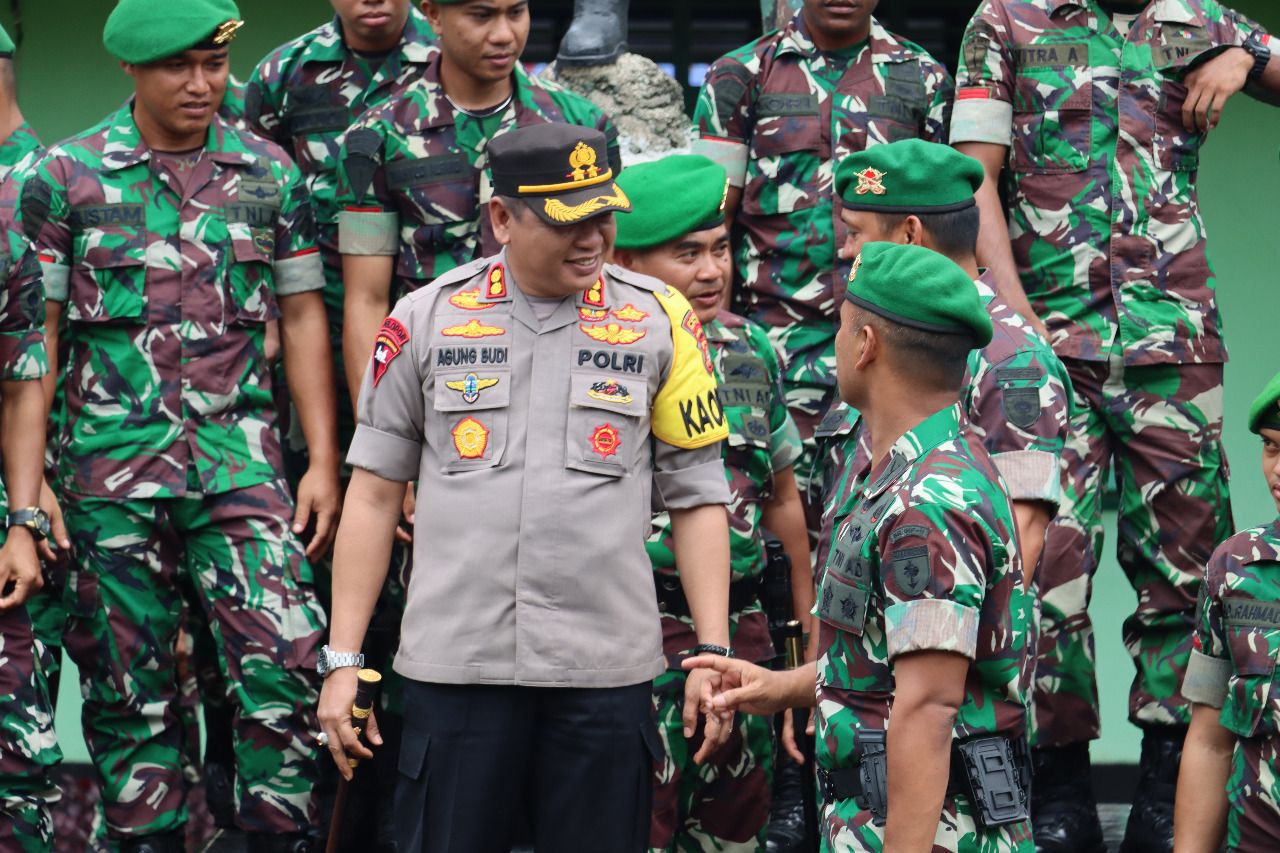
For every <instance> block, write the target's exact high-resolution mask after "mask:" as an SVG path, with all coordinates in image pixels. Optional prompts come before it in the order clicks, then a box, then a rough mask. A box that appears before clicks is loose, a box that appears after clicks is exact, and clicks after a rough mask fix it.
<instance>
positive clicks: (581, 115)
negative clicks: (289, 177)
mask: <svg viewBox="0 0 1280 853" xmlns="http://www.w3.org/2000/svg"><path fill="white" fill-rule="evenodd" d="M439 56H440V54H439V51H438V50H435V49H433V51H432V61H430V62H429V63H427V65H426V68H425V70H424V72H423V76H422V80H421V81H420V82H419V83H417V84H415V85H414V86H411V87H409V88H408V89H407V90H406V91H405V92H404V94H403V96H402V97H400V98H397V99H396V100H394V101H391V102H390V103H387V104H384V105H383V106H381V107H379V108H378V109H376V110H370V111H369V112H368V113H366V114H365V115H364V117H363V118H361V119H360V121H359V122H357V123H356V124H355V125H353V126H352V128H351V129H350V130H349V131H348V133H347V138H346V141H345V142H344V144H343V146H342V155H341V159H340V165H339V168H338V205H339V207H340V208H341V209H342V210H341V212H340V213H339V215H338V216H339V219H338V239H339V244H340V250H341V252H342V253H343V254H345V255H391V256H394V257H395V258H396V262H395V277H396V281H397V282H398V289H399V292H398V293H397V294H396V295H397V296H398V295H403V294H404V293H407V292H411V291H413V290H416V289H417V288H419V287H421V286H422V285H424V284H427V283H428V282H430V281H432V280H433V279H434V278H436V277H437V276H439V275H442V274H443V273H446V272H448V271H449V270H451V269H453V268H454V267H457V266H459V265H461V264H465V263H467V262H469V261H472V260H474V259H476V258H479V257H483V256H486V255H491V254H493V253H495V252H496V251H497V250H498V249H499V248H500V247H499V246H498V243H497V241H496V240H495V239H494V237H493V230H492V227H491V226H490V224H489V216H488V212H487V210H486V207H487V206H488V204H489V199H490V198H491V197H492V196H493V189H492V178H491V176H490V174H489V156H488V145H489V141H490V140H491V139H493V138H494V137H496V136H501V135H502V134H504V133H508V132H510V131H512V130H515V129H516V128H518V127H527V126H529V125H532V124H542V123H545V122H565V123H568V124H576V125H581V126H585V127H594V128H596V129H597V130H600V131H603V132H604V133H605V134H606V136H608V138H609V161H610V162H609V165H610V166H611V167H612V168H613V170H614V173H615V174H616V173H617V172H618V171H619V170H620V169H621V166H622V164H621V158H620V156H619V154H618V148H617V142H616V137H617V131H615V130H614V128H613V125H612V124H611V123H610V122H609V119H608V118H607V117H606V116H605V115H604V113H602V112H601V111H600V109H599V108H598V107H596V106H595V105H594V104H592V103H591V102H590V101H588V100H587V99H586V98H583V97H581V96H579V95H576V94H574V93H573V92H570V91H568V90H566V89H563V88H561V87H560V86H558V85H556V84H555V83H551V82H549V81H546V80H540V79H537V78H534V77H532V76H530V75H529V74H528V73H527V72H526V71H525V70H524V68H523V67H521V66H520V65H519V64H517V65H516V70H515V74H514V78H515V92H514V95H513V96H512V99H511V103H510V104H508V105H507V107H506V108H505V109H503V110H501V111H500V112H497V113H494V114H492V115H488V116H484V117H475V116H472V115H469V114H467V113H465V112H463V111H461V110H457V109H455V108H454V106H453V104H452V103H451V102H450V101H449V99H448V97H447V96H446V95H445V93H444V89H443V87H442V86H441V84H440V61H439Z"/></svg>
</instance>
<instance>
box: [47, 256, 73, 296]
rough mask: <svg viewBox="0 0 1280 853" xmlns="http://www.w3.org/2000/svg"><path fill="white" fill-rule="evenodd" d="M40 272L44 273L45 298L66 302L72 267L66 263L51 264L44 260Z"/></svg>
mask: <svg viewBox="0 0 1280 853" xmlns="http://www.w3.org/2000/svg"><path fill="white" fill-rule="evenodd" d="M40 272H41V273H43V274H44V298H45V299H51V300H53V301H54V302H66V301H67V293H68V282H69V281H70V279H71V268H70V267H68V266H66V265H65V264H51V263H49V262H48V261H43V260H42V261H41V262H40Z"/></svg>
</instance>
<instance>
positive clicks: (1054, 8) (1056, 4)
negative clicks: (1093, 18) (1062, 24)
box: [1046, 0, 1089, 18]
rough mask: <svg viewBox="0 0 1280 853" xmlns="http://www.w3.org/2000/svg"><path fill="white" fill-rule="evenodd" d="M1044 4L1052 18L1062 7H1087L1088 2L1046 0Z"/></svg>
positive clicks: (1082, 0) (1080, 0)
mask: <svg viewBox="0 0 1280 853" xmlns="http://www.w3.org/2000/svg"><path fill="white" fill-rule="evenodd" d="M1046 5H1047V6H1048V7H1049V17H1050V18H1052V17H1053V16H1054V15H1057V14H1058V13H1059V12H1061V11H1062V10H1063V9H1073V10H1074V9H1088V8H1089V4H1088V3H1087V2H1086V0H1047V2H1046Z"/></svg>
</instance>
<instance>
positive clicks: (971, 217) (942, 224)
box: [876, 204, 980, 258]
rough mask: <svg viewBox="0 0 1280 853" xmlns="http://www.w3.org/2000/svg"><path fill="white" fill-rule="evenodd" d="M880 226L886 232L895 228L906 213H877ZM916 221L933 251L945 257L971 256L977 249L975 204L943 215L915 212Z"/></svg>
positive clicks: (904, 218) (905, 216) (976, 210)
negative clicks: (934, 249)
mask: <svg viewBox="0 0 1280 853" xmlns="http://www.w3.org/2000/svg"><path fill="white" fill-rule="evenodd" d="M876 215H877V216H878V217H880V225H881V227H882V228H884V229H885V230H886V231H891V230H893V229H894V228H897V227H898V226H899V225H901V224H902V223H903V221H904V220H906V218H907V216H908V215H909V214H906V213H877V214H876ZM915 217H916V219H919V220H920V224H921V225H922V226H923V227H924V230H925V231H926V232H927V233H928V234H929V239H930V241H931V242H932V243H933V245H934V247H935V248H937V250H938V251H939V252H940V253H942V254H944V255H947V256H949V257H953V258H954V257H956V256H958V255H972V254H974V253H975V252H977V250H978V225H979V222H980V217H979V214H978V206H977V205H976V204H974V205H970V206H969V207H966V208H963V209H962V210H949V211H946V212H945V213H917V214H915Z"/></svg>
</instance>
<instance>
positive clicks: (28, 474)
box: [0, 27, 62, 851]
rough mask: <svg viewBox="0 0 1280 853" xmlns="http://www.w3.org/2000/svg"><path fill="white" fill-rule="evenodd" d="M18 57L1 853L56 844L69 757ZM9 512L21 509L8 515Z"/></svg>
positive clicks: (0, 306)
mask: <svg viewBox="0 0 1280 853" xmlns="http://www.w3.org/2000/svg"><path fill="white" fill-rule="evenodd" d="M13 51H14V45H13V41H12V40H11V39H10V38H9V35H8V33H6V32H5V31H4V29H3V28H2V27H0V108H2V109H3V110H4V117H5V118H6V119H9V120H11V121H16V122H17V129H15V130H14V131H13V132H12V133H10V134H8V136H7V138H5V139H4V140H3V141H2V142H0V227H3V228H4V232H5V234H6V235H7V237H6V240H7V244H6V253H5V255H4V263H3V264H2V265H0V266H2V269H3V272H2V273H0V275H2V276H3V281H4V287H3V289H2V290H0V423H2V424H3V429H2V431H0V452H2V453H3V455H4V482H3V483H0V514H3V515H5V516H6V523H5V525H4V526H5V528H7V530H6V531H5V533H4V534H3V535H4V547H3V548H0V659H3V661H4V665H3V666H0V849H4V850H23V851H47V850H51V849H52V848H53V819H52V817H51V815H50V812H49V807H50V805H51V804H52V803H54V802H57V800H58V799H59V792H58V789H57V787H56V786H54V785H53V783H52V782H51V781H50V779H49V775H48V770H49V768H50V767H52V766H53V765H54V764H56V763H58V762H59V761H61V760H62V752H61V751H60V750H59V749H58V744H57V739H56V738H55V736H54V731H53V703H52V701H51V699H50V696H49V688H48V683H47V679H46V675H47V673H46V667H47V662H48V660H47V659H48V656H47V655H44V654H42V653H41V652H42V649H41V644H40V643H38V642H36V641H35V639H34V637H33V631H32V622H31V618H30V616H29V615H28V611H27V606H26V605H29V603H30V602H32V601H36V600H39V599H40V598H41V596H40V595H39V594H38V592H37V591H38V590H39V589H40V587H41V574H40V561H39V555H38V552H37V548H38V544H39V543H40V542H42V541H44V540H45V539H46V538H47V537H48V535H49V532H50V531H49V528H48V520H47V517H45V516H43V515H42V513H43V511H40V510H36V511H32V510H30V509H28V508H31V507H34V506H35V505H36V502H37V500H38V498H39V496H40V486H41V482H42V476H41V470H40V464H41V461H42V459H43V454H42V450H43V443H44V392H43V390H42V388H41V384H40V379H41V377H43V376H44V375H45V372H46V371H47V370H48V359H47V357H46V353H45V348H44V335H43V332H42V329H41V326H42V324H43V322H44V297H43V284H42V280H41V276H40V264H39V259H38V258H37V256H36V254H35V251H34V249H32V247H31V243H30V242H29V241H28V240H27V239H26V237H24V236H23V234H22V232H21V230H20V229H18V228H16V227H15V225H14V199H15V198H16V189H15V187H16V180H15V178H16V176H17V175H20V174H22V171H23V170H25V169H29V168H30V166H31V163H32V161H33V160H34V158H35V152H36V151H38V150H39V143H38V142H36V140H35V134H34V133H32V131H31V128H30V127H29V126H28V125H27V124H26V123H25V122H24V121H23V120H22V115H21V113H20V111H19V110H18V106H17V101H16V97H17V89H16V87H15V86H14V79H13ZM11 510H12V511H18V512H17V513H16V514H15V515H12V516H10V515H9V513H10V511H11ZM23 510H26V511H25V512H24V511H23ZM42 550H43V549H42ZM46 553H47V552H46ZM10 584H12V585H13V586H12V588H11V589H9V588H8V587H9V585H10ZM33 595H34V597H32V596H33Z"/></svg>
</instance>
